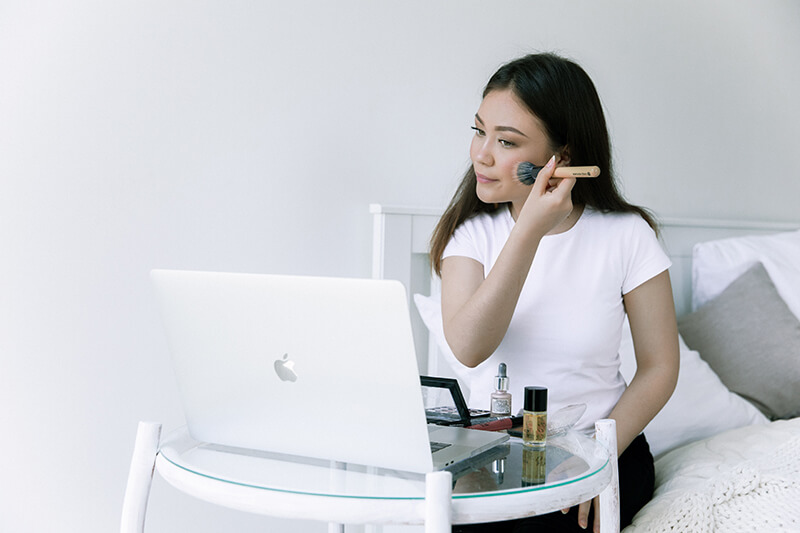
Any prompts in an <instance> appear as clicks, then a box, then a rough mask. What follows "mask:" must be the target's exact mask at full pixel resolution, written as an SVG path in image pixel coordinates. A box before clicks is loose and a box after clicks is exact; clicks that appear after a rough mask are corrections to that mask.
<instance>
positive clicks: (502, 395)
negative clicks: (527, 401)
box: [489, 363, 511, 416]
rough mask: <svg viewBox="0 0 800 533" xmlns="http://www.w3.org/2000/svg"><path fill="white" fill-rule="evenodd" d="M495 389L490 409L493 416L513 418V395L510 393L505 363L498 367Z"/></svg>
mask: <svg viewBox="0 0 800 533" xmlns="http://www.w3.org/2000/svg"><path fill="white" fill-rule="evenodd" d="M494 388H495V391H494V392H493V393H492V399H491V407H490V409H489V410H490V411H491V416H511V393H509V392H508V374H507V373H506V364H505V363H500V365H499V366H498V367H497V376H495V378H494Z"/></svg>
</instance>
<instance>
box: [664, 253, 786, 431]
mask: <svg viewBox="0 0 800 533" xmlns="http://www.w3.org/2000/svg"><path fill="white" fill-rule="evenodd" d="M678 329H679V330H680V332H681V335H683V338H684V340H685V341H686V344H687V345H689V347H690V348H692V349H693V350H697V351H698V352H699V353H700V357H702V358H703V359H704V360H705V361H706V362H707V363H708V364H709V366H710V367H711V368H712V369H713V370H714V371H715V372H716V373H717V375H719V377H720V379H721V380H722V382H723V383H724V384H725V385H726V386H727V387H728V388H729V389H730V390H731V391H733V392H735V393H737V394H739V395H740V396H742V397H744V398H745V399H747V400H749V401H750V402H752V403H753V405H755V406H756V407H757V408H758V409H759V410H761V412H762V413H764V414H765V415H766V416H767V417H769V418H771V419H773V420H774V419H778V418H791V417H794V416H798V415H800V321H798V320H797V317H795V316H794V315H793V314H792V312H791V311H790V310H789V307H788V306H787V305H786V303H785V302H784V301H783V300H782V299H781V297H780V296H779V295H778V291H777V289H775V285H774V284H773V283H772V280H771V279H770V277H769V274H767V271H766V270H765V269H764V265H762V264H761V263H756V264H755V265H753V266H752V267H751V268H750V269H748V270H747V271H746V272H745V273H744V274H742V275H741V276H740V277H739V278H737V279H736V280H735V281H733V283H731V284H730V285H729V286H728V287H727V288H726V289H725V290H724V291H722V292H721V293H720V294H719V295H718V296H717V297H716V298H714V299H713V300H711V301H709V302H708V303H706V304H705V305H704V306H703V307H701V308H700V309H698V310H697V311H695V312H693V313H690V314H688V315H686V316H684V317H682V318H680V319H679V320H678Z"/></svg>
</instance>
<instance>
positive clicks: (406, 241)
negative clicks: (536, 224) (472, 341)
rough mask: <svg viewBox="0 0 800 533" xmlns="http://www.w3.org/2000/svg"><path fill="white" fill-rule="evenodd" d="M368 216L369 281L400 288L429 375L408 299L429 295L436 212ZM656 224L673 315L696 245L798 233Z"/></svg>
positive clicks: (375, 208) (382, 211)
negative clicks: (394, 283) (403, 289)
mask: <svg viewBox="0 0 800 533" xmlns="http://www.w3.org/2000/svg"><path fill="white" fill-rule="evenodd" d="M370 212H371V213H372V216H373V244H372V250H373V254H372V277H373V278H380V279H396V280H399V281H401V282H403V284H404V285H405V286H406V289H407V290H408V295H409V306H410V308H411V319H412V326H413V328H414V339H415V342H416V347H417V358H418V360H419V363H420V368H421V369H427V371H428V372H429V373H435V372H434V371H435V370H436V367H435V364H436V363H435V358H434V359H432V360H431V361H428V356H427V354H428V353H429V352H430V353H433V352H432V351H431V350H432V349H435V347H434V346H433V345H432V343H430V342H429V339H428V332H427V330H426V329H425V326H424V324H423V323H422V320H421V319H420V317H419V314H418V313H417V310H416V307H415V306H414V301H413V299H412V298H413V295H414V294H415V293H422V294H430V291H431V270H430V263H429V261H428V245H429V241H430V237H431V233H432V232H433V228H434V227H435V226H436V223H437V222H438V220H439V216H440V214H441V213H442V210H441V209H437V208H420V207H397V206H386V205H381V204H372V205H370ZM659 223H660V230H661V241H662V243H663V245H664V248H665V250H666V251H667V254H669V256H670V259H672V267H671V268H670V278H671V280H672V291H673V296H674V298H675V310H676V312H677V314H678V315H679V316H680V315H682V314H685V313H687V312H688V311H690V310H691V290H692V247H693V246H694V245H695V244H696V243H698V242H704V241H711V240H716V239H724V238H728V237H736V236H741V235H755V234H769V233H776V232H779V231H791V230H795V229H798V225H797V224H787V223H775V222H746V221H735V220H710V219H709V220H704V219H695V218H693V219H679V218H665V219H659Z"/></svg>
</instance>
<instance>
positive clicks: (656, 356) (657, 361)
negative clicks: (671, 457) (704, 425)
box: [563, 270, 680, 533]
mask: <svg viewBox="0 0 800 533" xmlns="http://www.w3.org/2000/svg"><path fill="white" fill-rule="evenodd" d="M622 299H623V301H624V303H625V311H626V312H627V313H628V320H629V321H630V323H631V333H632V335H633V349H634V353H635V354H636V374H635V375H634V376H633V379H632V380H631V382H630V384H629V385H628V388H627V389H625V392H623V393H622V397H620V399H619V401H618V402H617V405H616V406H615V407H614V409H613V410H612V411H611V414H610V415H609V418H613V419H614V420H616V422H617V453H618V454H620V455H621V454H622V452H623V451H625V448H627V447H628V445H629V444H630V443H631V442H632V441H633V439H635V438H636V437H637V436H638V435H639V433H641V432H642V430H643V429H644V428H645V426H646V425H647V424H648V423H649V422H650V420H652V419H653V417H654V416H656V414H657V413H658V411H660V410H661V408H662V407H664V404H665V403H667V400H669V397H670V396H671V395H672V391H673V390H675V384H676V383H677V381H678V366H679V364H680V349H679V347H678V325H677V321H676V320H675V304H674V303H673V300H672V285H671V284H670V281H669V271H667V270H665V271H664V272H662V273H661V274H659V275H657V276H655V277H654V278H652V279H650V280H648V281H645V282H644V283H642V284H641V285H639V286H638V287H636V288H635V289H633V290H632V291H630V292H629V293H628V294H625V295H623V297H622ZM593 501H594V504H595V514H594V517H595V519H594V528H593V529H594V531H595V532H596V533H599V531H600V512H599V507H598V505H599V504H598V502H599V497H595V498H594V500H593ZM591 504H592V502H590V501H589V502H584V503H582V504H580V505H579V506H578V524H580V526H581V527H582V528H586V526H587V525H588V517H589V507H590V505H591ZM567 511H568V509H564V511H563V512H567Z"/></svg>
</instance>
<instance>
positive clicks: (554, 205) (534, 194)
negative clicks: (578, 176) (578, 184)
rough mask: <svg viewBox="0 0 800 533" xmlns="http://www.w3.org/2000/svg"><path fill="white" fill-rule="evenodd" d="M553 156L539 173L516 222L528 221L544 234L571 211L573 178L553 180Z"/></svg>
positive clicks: (554, 168)
mask: <svg viewBox="0 0 800 533" xmlns="http://www.w3.org/2000/svg"><path fill="white" fill-rule="evenodd" d="M555 170H556V167H555V156H553V157H552V158H550V161H548V162H547V164H546V165H545V166H544V167H542V169H541V170H540V171H539V173H538V175H537V178H536V180H535V181H534V183H533V186H532V187H531V192H530V194H529V195H528V198H527V200H526V201H525V205H524V206H523V207H522V212H521V213H520V217H519V219H518V220H517V223H518V224H519V223H520V221H522V222H523V223H524V221H525V220H528V221H530V223H531V224H532V225H533V227H536V228H539V230H540V231H543V232H544V233H543V234H545V233H547V232H549V231H550V230H552V229H553V228H555V227H556V226H558V224H560V223H561V222H562V221H563V220H564V219H565V218H566V217H567V216H569V214H570V212H571V211H572V188H573V187H574V186H575V178H553V174H554V172H555Z"/></svg>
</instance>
